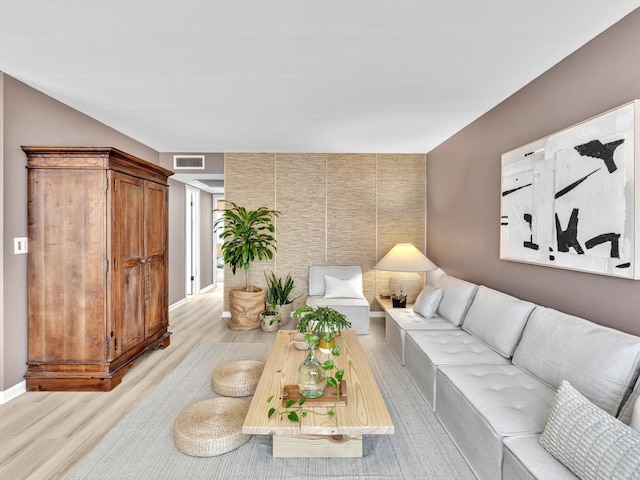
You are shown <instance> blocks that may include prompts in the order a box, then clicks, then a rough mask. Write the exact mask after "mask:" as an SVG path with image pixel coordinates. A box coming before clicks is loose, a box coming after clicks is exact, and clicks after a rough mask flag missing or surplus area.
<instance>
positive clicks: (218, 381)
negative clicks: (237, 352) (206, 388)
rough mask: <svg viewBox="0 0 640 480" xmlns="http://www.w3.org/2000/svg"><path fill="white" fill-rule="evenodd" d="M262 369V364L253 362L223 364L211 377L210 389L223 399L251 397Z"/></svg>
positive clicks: (242, 361) (243, 361)
mask: <svg viewBox="0 0 640 480" xmlns="http://www.w3.org/2000/svg"><path fill="white" fill-rule="evenodd" d="M263 369H264V363H263V362H257V361H255V360H240V361H237V362H229V363H225V364H223V365H220V366H219V367H218V368H216V370H215V371H214V372H213V374H212V375H211V388H212V389H213V391H214V392H216V393H217V394H218V395H222V396H224V397H247V396H249V395H253V392H255V391H256V386H257V385H258V380H260V375H262V370H263Z"/></svg>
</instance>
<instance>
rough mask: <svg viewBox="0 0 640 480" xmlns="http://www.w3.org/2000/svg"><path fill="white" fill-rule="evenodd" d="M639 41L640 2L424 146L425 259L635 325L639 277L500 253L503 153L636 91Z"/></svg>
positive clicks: (617, 324) (604, 320)
mask: <svg viewBox="0 0 640 480" xmlns="http://www.w3.org/2000/svg"><path fill="white" fill-rule="evenodd" d="M638 45H640V10H636V11H634V12H632V13H631V14H630V15H629V16H627V17H626V18H624V19H622V20H621V21H620V22H619V23H618V24H616V25H614V26H613V27H611V28H610V29H609V30H607V31H605V32H604V33H603V34H601V35H600V36H598V37H596V38H595V39H594V40H592V41H591V42H590V43H588V44H587V45H585V46H584V47H583V48H581V49H580V50H578V51H577V52H575V53H574V54H573V55H571V56H570V57H568V58H566V59H565V60H563V61H562V62H560V63H559V64H557V65H556V66H555V67H554V68H552V69H551V70H549V71H547V72H546V73H545V74H544V75H542V76H540V77H539V78H537V79H536V80H535V81H533V82H532V83H530V84H529V85H527V86H526V87H525V88H523V89H521V90H520V91H519V92H517V93H516V94H514V95H513V96H511V97H510V98H508V99H507V100H506V101H504V102H503V103H502V104H500V105H498V106H497V107H496V108H494V109H493V110H491V111H490V112H488V113H487V114H485V115H483V116H482V117H481V118H479V119H478V120H477V121H475V122H473V123H472V124H471V125H469V126H468V127H467V128H465V129H463V130H462V131H460V132H458V133H457V134H456V135H454V136H453V137H452V138H450V139H449V140H448V141H446V142H445V143H443V144H442V145H440V146H438V147H437V148H435V149H434V150H432V151H431V152H429V153H428V154H427V173H428V174H427V192H428V202H427V215H428V218H429V228H428V231H427V255H428V257H429V258H430V259H431V260H433V261H434V262H435V263H436V264H437V265H438V266H439V267H440V268H442V269H443V270H444V271H445V272H447V273H449V274H452V275H455V276H459V277H461V278H465V279H467V280H470V281H473V282H476V283H482V284H485V285H487V286H489V287H492V288H496V289H500V290H503V291H505V292H507V293H510V294H512V295H516V296H518V297H521V298H524V299H527V300H530V301H533V302H535V303H538V304H542V305H545V306H549V307H552V308H556V309H559V310H562V311H565V312H567V313H571V314H574V315H579V316H582V317H585V318H588V319H590V320H593V321H594V322H598V323H601V324H604V325H608V326H611V327H614V328H618V329H621V330H624V331H627V332H630V333H633V334H636V335H640V318H639V312H640V281H634V280H625V279H619V278H612V277H606V276H603V275H595V274H589V273H579V272H572V271H568V270H561V269H556V268H550V267H541V266H533V265H527V264H520V263H514V262H507V261H501V260H499V234H500V231H499V218H500V193H499V192H500V156H501V154H502V153H504V152H507V151H509V150H512V149H514V148H516V147H519V146H521V145H524V144H526V143H528V142H530V141H532V140H536V139H538V138H540V137H543V136H545V135H548V134H550V133H553V132H555V131H558V130H561V129H563V128H565V127H568V126H571V125H573V124H575V123H578V122H580V121H582V120H586V119H588V118H590V117H592V116H594V115H597V114H600V113H603V112H605V111H607V110H609V109H612V108H615V107H617V106H619V105H622V104H624V103H626V102H628V101H629V100H632V99H636V98H640V50H639V49H638ZM487 68H490V66H487ZM639 140H640V139H636V141H639ZM636 221H640V215H638V212H636Z"/></svg>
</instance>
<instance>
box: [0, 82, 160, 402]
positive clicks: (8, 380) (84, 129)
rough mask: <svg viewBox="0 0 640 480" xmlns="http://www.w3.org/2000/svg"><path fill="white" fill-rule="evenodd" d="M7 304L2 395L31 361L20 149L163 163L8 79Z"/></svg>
mask: <svg viewBox="0 0 640 480" xmlns="http://www.w3.org/2000/svg"><path fill="white" fill-rule="evenodd" d="M0 76H2V78H3V80H4V81H3V85H4V88H3V92H2V104H0V106H1V107H2V110H1V111H0V113H1V114H2V115H0V116H3V117H4V128H3V130H2V131H1V132H2V135H0V141H1V142H2V147H3V148H2V160H3V179H4V181H3V192H2V197H3V216H2V218H1V219H0V222H1V224H0V227H1V228H2V234H3V238H2V246H3V249H2V256H3V269H2V276H3V284H4V285H3V292H2V296H3V300H4V302H3V305H2V318H1V319H0V320H1V321H2V324H1V325H0V331H1V332H3V334H2V335H0V338H2V341H3V345H2V348H1V349H0V354H1V356H0V371H1V372H2V374H0V379H1V380H2V383H1V384H0V389H1V390H6V389H7V388H9V387H11V386H13V385H16V384H18V383H20V382H21V381H22V380H23V375H24V373H25V372H26V362H27V255H14V254H13V238H14V237H26V236H27V170H26V168H25V167H26V164H27V159H26V156H25V154H24V152H23V151H22V150H21V149H20V146H21V145H52V146H53V145H90V146H110V147H116V148H119V149H121V150H123V151H125V152H127V153H130V154H132V155H136V156H138V157H140V158H143V159H144V160H147V161H150V162H153V163H158V152H156V151H155V150H153V149H151V148H149V147H147V146H145V145H143V144H141V143H139V142H136V141H135V140H133V139H131V138H130V137H127V136H126V135H123V134H121V133H119V132H117V131H116V130H114V129H112V128H110V127H107V126H106V125H104V124H102V123H100V122H98V121H96V120H94V119H92V118H90V117H88V116H86V115H84V114H82V113H80V112H78V111H76V110H74V109H72V108H70V107H68V106H66V105H63V104H62V103H60V102H58V101H56V100H54V99H52V98H51V97H48V96H46V95H44V94H43V93H41V92H38V91H37V90H34V89H32V88H30V87H28V86H27V85H25V84H23V83H21V82H19V81H17V80H15V79H14V78H12V77H10V76H8V75H3V74H2V73H0Z"/></svg>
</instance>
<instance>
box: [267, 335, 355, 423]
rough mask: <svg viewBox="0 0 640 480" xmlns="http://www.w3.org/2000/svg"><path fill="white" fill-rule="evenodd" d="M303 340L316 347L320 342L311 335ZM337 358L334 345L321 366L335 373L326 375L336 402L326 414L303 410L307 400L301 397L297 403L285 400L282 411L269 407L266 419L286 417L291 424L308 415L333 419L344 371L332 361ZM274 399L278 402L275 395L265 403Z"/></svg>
mask: <svg viewBox="0 0 640 480" xmlns="http://www.w3.org/2000/svg"><path fill="white" fill-rule="evenodd" d="M304 338H305V341H306V342H307V343H308V344H309V345H310V346H311V345H313V346H316V345H318V342H319V340H320V339H319V338H318V336H317V335H315V334H313V333H305V335H304ZM339 356H340V347H339V346H338V345H335V346H334V347H333V348H332V349H331V356H330V357H329V359H328V360H326V361H325V362H324V363H323V364H322V368H323V369H324V370H325V371H327V372H331V371H333V370H335V373H334V374H333V376H330V375H328V376H327V377H326V382H327V385H329V386H330V387H336V400H335V402H334V403H333V406H332V407H331V408H330V409H329V411H328V412H327V413H320V412H315V411H313V410H305V409H304V408H303V406H304V404H305V402H306V400H307V399H306V398H305V397H302V396H301V397H300V399H299V400H298V401H297V402H296V401H295V400H287V401H286V402H285V404H284V410H279V409H277V408H276V407H270V408H269V411H268V412H267V416H268V418H271V417H272V416H274V415H281V416H284V415H286V416H287V418H288V419H289V420H291V421H292V422H299V421H300V418H304V417H306V416H307V415H309V413H313V414H314V415H326V416H329V417H334V416H335V414H336V406H337V405H338V401H339V400H340V382H342V378H343V377H344V370H342V369H338V367H337V365H336V364H335V362H334V360H333V358H335V357H339ZM332 357H333V358H332ZM274 399H275V400H276V402H277V401H278V397H276V395H270V396H269V397H268V398H267V403H272V402H273V401H274Z"/></svg>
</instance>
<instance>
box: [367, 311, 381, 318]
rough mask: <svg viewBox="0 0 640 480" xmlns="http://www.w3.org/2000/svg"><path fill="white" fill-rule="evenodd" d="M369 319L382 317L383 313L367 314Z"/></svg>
mask: <svg viewBox="0 0 640 480" xmlns="http://www.w3.org/2000/svg"><path fill="white" fill-rule="evenodd" d="M369 316H370V317H384V312H369Z"/></svg>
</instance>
